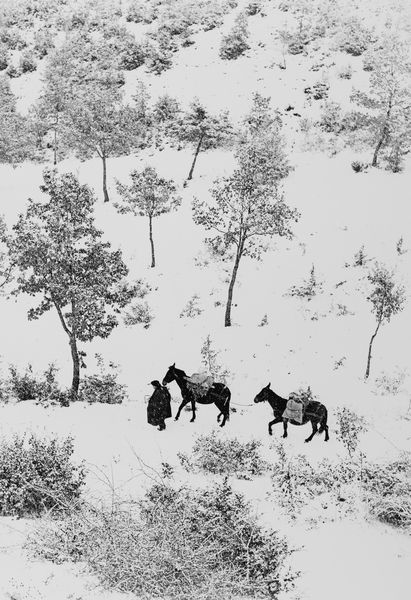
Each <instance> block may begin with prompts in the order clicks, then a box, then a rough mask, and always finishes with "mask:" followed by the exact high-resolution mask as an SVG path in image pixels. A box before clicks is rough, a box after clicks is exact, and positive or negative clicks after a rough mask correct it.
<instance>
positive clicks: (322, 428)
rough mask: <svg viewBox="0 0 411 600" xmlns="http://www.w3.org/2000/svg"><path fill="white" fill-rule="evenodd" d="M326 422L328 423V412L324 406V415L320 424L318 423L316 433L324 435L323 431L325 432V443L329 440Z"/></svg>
mask: <svg viewBox="0 0 411 600" xmlns="http://www.w3.org/2000/svg"><path fill="white" fill-rule="evenodd" d="M327 421H328V410H327V409H326V407H325V406H324V413H323V417H322V419H321V422H320V429H319V430H318V433H319V434H320V433H324V431H325V441H326V442H327V441H328V439H329V436H328V425H327Z"/></svg>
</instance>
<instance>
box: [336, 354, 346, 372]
mask: <svg viewBox="0 0 411 600" xmlns="http://www.w3.org/2000/svg"><path fill="white" fill-rule="evenodd" d="M346 360H347V357H346V356H342V357H341V358H338V359H337V360H336V361H335V362H334V367H333V368H334V371H337V370H338V369H340V368H341V367H343V366H344V363H345V361H346Z"/></svg>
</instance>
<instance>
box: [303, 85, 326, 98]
mask: <svg viewBox="0 0 411 600" xmlns="http://www.w3.org/2000/svg"><path fill="white" fill-rule="evenodd" d="M329 90H330V86H329V84H328V83H324V82H322V81H318V82H317V83H315V84H314V85H313V86H309V87H306V88H304V94H306V95H307V96H308V98H309V99H310V100H311V99H313V100H324V99H326V98H327V97H328V92H329Z"/></svg>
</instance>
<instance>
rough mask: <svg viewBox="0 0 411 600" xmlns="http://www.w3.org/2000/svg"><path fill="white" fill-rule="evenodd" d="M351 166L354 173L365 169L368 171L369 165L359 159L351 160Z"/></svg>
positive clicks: (362, 171)
mask: <svg viewBox="0 0 411 600" xmlns="http://www.w3.org/2000/svg"><path fill="white" fill-rule="evenodd" d="M351 168H352V170H353V171H354V173H364V172H365V171H368V168H369V165H368V164H367V163H365V162H362V161H360V160H353V162H352V163H351Z"/></svg>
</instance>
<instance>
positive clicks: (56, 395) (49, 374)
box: [8, 363, 69, 406]
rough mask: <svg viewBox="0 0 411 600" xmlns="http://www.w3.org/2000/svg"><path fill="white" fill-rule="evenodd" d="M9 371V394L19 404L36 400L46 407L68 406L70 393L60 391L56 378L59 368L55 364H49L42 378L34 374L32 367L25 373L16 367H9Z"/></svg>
mask: <svg viewBox="0 0 411 600" xmlns="http://www.w3.org/2000/svg"><path fill="white" fill-rule="evenodd" d="M9 371H10V377H9V380H8V389H9V393H10V396H11V397H12V398H15V399H17V400H18V401H19V402H24V401H25V400H35V401H36V402H37V403H38V404H42V405H44V406H48V405H49V404H61V405H62V406H65V405H66V404H67V402H68V399H69V395H68V392H66V391H63V390H61V389H60V386H59V384H58V382H57V378H56V377H57V373H58V368H57V367H56V366H55V365H54V364H53V363H51V364H49V366H48V367H47V369H46V370H45V371H44V373H43V374H42V375H41V376H40V375H38V374H35V373H34V371H33V367H32V366H31V365H28V366H27V367H26V369H25V371H24V373H20V372H19V371H18V370H17V368H16V367H15V366H14V365H11V366H10V367H9Z"/></svg>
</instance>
